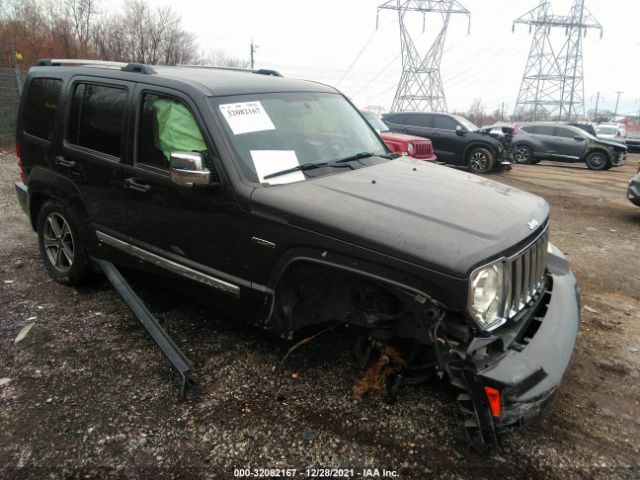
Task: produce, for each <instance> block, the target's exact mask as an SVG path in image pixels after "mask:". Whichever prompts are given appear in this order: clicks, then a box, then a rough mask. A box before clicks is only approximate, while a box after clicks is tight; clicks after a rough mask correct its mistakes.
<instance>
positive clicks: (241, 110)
mask: <svg viewBox="0 0 640 480" xmlns="http://www.w3.org/2000/svg"><path fill="white" fill-rule="evenodd" d="M220 111H221V112H222V115H223V116H224V118H225V120H226V121H227V123H228V124H229V127H231V131H232V132H233V134H234V135H240V134H241V133H251V132H262V131H264V130H275V129H276V127H275V126H274V125H273V122H272V121H271V119H270V118H269V114H268V113H267V112H266V111H265V109H264V108H263V107H262V103H261V102H244V103H227V104H225V105H220Z"/></svg>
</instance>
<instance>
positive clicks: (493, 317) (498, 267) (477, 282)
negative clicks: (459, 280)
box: [469, 262, 505, 330]
mask: <svg viewBox="0 0 640 480" xmlns="http://www.w3.org/2000/svg"><path fill="white" fill-rule="evenodd" d="M503 292H504V267H503V263H502V262H499V263H494V264H492V265H487V266H486V267H481V268H478V269H477V270H475V271H474V272H473V273H472V274H471V279H470V285H469V313H470V314H471V317H472V318H473V319H474V320H475V322H476V323H477V324H478V326H479V327H480V328H482V329H483V330H493V329H494V328H497V327H499V326H500V325H502V324H503V323H504V322H505V319H504V318H503V317H502V307H503V303H504V298H503V297H504V294H503Z"/></svg>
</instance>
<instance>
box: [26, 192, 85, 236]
mask: <svg viewBox="0 0 640 480" xmlns="http://www.w3.org/2000/svg"><path fill="white" fill-rule="evenodd" d="M47 200H56V201H59V202H62V203H64V204H65V205H67V206H68V207H70V208H72V209H73V210H74V212H75V213H77V214H78V215H80V216H81V218H82V219H83V220H85V221H88V218H89V217H88V215H87V212H86V210H85V208H84V204H83V203H82V200H80V198H79V197H77V196H73V197H70V198H68V199H66V200H63V199H60V198H58V197H56V196H53V195H50V194H46V193H39V192H36V193H32V194H31V196H30V197H29V219H30V220H31V228H33V230H34V231H36V230H37V228H38V215H40V210H42V206H43V205H44V204H45V202H46V201H47Z"/></svg>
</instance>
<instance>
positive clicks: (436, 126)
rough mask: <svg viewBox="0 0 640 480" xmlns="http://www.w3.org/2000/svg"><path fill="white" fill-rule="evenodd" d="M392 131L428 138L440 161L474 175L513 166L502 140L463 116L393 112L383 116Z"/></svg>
mask: <svg viewBox="0 0 640 480" xmlns="http://www.w3.org/2000/svg"><path fill="white" fill-rule="evenodd" d="M382 119H383V120H384V122H385V123H386V124H387V125H389V128H390V129H391V131H393V132H398V133H407V134H409V135H417V136H418V137H425V138H428V139H430V140H431V142H432V143H433V149H434V151H435V153H436V155H437V156H438V160H439V161H441V162H444V163H448V164H451V165H457V166H463V167H467V168H468V169H469V170H470V171H472V172H474V173H485V172H488V171H490V170H494V169H502V168H505V167H507V168H508V167H510V166H511V162H509V160H508V159H507V158H506V157H505V144H504V143H503V140H501V139H500V138H498V137H494V136H492V135H491V134H489V133H486V132H481V131H479V128H478V127H477V126H476V125H474V124H473V123H471V122H470V121H469V120H467V119H466V118H464V117H460V116H458V115H449V114H447V113H415V112H393V113H386V114H384V115H383V116H382Z"/></svg>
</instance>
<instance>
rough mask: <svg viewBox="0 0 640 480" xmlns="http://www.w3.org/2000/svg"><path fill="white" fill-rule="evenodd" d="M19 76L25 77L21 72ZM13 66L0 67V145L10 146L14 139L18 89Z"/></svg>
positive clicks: (18, 98)
mask: <svg viewBox="0 0 640 480" xmlns="http://www.w3.org/2000/svg"><path fill="white" fill-rule="evenodd" d="M20 78H21V79H24V78H25V72H21V74H20ZM18 81H19V80H18V78H16V70H15V69H14V68H5V67H0V147H10V146H12V145H14V144H15V141H16V119H17V116H18V103H19V102H20V91H19V89H18Z"/></svg>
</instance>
